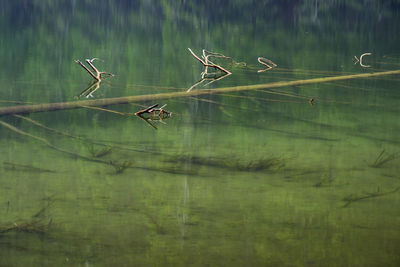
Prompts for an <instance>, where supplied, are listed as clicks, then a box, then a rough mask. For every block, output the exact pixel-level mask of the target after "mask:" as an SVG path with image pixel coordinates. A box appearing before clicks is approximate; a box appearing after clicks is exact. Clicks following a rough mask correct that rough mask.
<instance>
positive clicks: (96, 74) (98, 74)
mask: <svg viewBox="0 0 400 267" xmlns="http://www.w3.org/2000/svg"><path fill="white" fill-rule="evenodd" d="M96 59H98V58H92V59H85V61H86V63H87V64H88V65H89V66H90V67H91V68H92V70H93V71H91V70H90V69H89V68H88V67H86V66H85V65H84V64H83V63H82V62H81V61H80V60H79V59H77V60H75V62H76V63H78V64H79V65H81V67H82V68H84V69H85V70H86V71H87V72H88V73H89V74H90V76H92V77H93V78H94V79H95V80H96V81H99V82H100V81H101V79H102V75H106V76H108V77H110V76H114V74H112V73H108V72H104V71H99V70H98V69H97V68H96V67H95V66H94V65H93V61H95V60H96Z"/></svg>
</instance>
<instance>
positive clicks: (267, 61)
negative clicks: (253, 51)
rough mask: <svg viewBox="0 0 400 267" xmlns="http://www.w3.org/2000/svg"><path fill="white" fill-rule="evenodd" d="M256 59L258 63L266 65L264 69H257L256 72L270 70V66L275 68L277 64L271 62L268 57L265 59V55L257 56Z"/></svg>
mask: <svg viewBox="0 0 400 267" xmlns="http://www.w3.org/2000/svg"><path fill="white" fill-rule="evenodd" d="M257 61H258V62H259V63H260V64H262V65H264V66H267V68H266V69H263V70H259V71H258V72H264V71H267V70H270V69H272V68H275V67H276V66H277V65H276V64H275V63H274V62H272V61H271V60H269V59H267V58H265V57H259V58H257Z"/></svg>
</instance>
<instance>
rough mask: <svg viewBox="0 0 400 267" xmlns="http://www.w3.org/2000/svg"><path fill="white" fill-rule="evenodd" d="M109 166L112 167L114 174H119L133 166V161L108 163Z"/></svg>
mask: <svg viewBox="0 0 400 267" xmlns="http://www.w3.org/2000/svg"><path fill="white" fill-rule="evenodd" d="M110 164H111V166H113V167H114V169H115V173H116V174H120V173H123V172H124V171H125V170H126V169H128V168H130V167H131V166H132V165H133V161H131V160H124V161H121V162H117V161H110Z"/></svg>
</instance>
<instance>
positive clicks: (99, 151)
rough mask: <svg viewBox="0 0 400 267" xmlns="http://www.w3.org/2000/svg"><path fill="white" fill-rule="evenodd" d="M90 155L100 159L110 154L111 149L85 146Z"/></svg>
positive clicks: (91, 145)
mask: <svg viewBox="0 0 400 267" xmlns="http://www.w3.org/2000/svg"><path fill="white" fill-rule="evenodd" d="M87 149H88V151H89V153H90V155H91V156H92V157H94V158H101V157H104V156H105V155H108V154H110V153H111V152H112V147H101V148H95V146H94V145H93V144H90V145H88V146H87Z"/></svg>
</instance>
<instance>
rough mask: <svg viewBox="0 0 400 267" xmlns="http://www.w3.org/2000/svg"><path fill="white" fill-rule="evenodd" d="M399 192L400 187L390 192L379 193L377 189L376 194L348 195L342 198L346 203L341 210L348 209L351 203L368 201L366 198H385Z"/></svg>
mask: <svg viewBox="0 0 400 267" xmlns="http://www.w3.org/2000/svg"><path fill="white" fill-rule="evenodd" d="M399 190H400V186H399V187H397V188H395V189H394V190H392V191H386V192H381V191H380V188H379V187H378V189H377V190H376V192H366V193H362V194H350V195H348V196H346V197H344V198H343V201H344V202H346V203H345V204H344V205H343V208H345V207H348V206H349V205H350V204H352V203H354V202H356V201H360V200H363V199H368V198H375V197H381V196H386V195H389V194H393V193H396V192H397V191H399Z"/></svg>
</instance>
